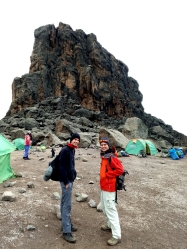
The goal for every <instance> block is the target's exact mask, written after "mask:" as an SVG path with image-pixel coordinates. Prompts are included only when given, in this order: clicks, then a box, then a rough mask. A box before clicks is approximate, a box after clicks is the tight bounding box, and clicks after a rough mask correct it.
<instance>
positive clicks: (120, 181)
mask: <svg viewBox="0 0 187 249" xmlns="http://www.w3.org/2000/svg"><path fill="white" fill-rule="evenodd" d="M104 157H105V158H108V163H109V165H110V167H111V168H112V170H114V169H115V168H116V165H118V166H119V167H122V168H124V166H123V165H122V163H121V161H120V160H119V159H118V158H117V156H115V155H114V154H113V153H108V154H105V155H104ZM125 175H129V172H128V171H127V170H125V169H124V171H123V173H122V174H121V175H119V176H117V177H116V198H115V202H116V203H117V190H124V191H127V190H126V185H125Z"/></svg>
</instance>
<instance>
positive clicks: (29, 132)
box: [27, 131, 32, 146]
mask: <svg viewBox="0 0 187 249" xmlns="http://www.w3.org/2000/svg"><path fill="white" fill-rule="evenodd" d="M27 133H28V134H29V136H30V140H31V142H30V146H31V145H32V134H31V131H28V132H27Z"/></svg>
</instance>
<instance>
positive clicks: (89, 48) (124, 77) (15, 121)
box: [0, 23, 187, 145]
mask: <svg viewBox="0 0 187 249" xmlns="http://www.w3.org/2000/svg"><path fill="white" fill-rule="evenodd" d="M34 36H35V42H34V47H33V52H32V55H31V65H30V70H29V73H28V74H25V75H23V76H22V77H21V78H18V77H17V78H15V79H14V81H13V83H12V103H11V106H10V109H9V111H8V112H7V115H6V117H5V118H4V119H3V120H1V121H0V131H1V132H4V133H6V134H10V132H11V131H13V130H14V129H15V128H21V129H27V130H28V129H29V130H31V129H32V130H33V129H34V128H37V129H38V130H45V129H47V130H50V131H52V132H54V133H55V131H56V133H58V134H59V136H61V137H63V136H64V135H63V134H64V132H65V134H66V133H69V132H72V131H74V130H75V131H82V132H98V125H100V126H106V127H111V128H113V129H118V128H119V126H120V125H123V124H124V123H125V121H126V119H127V118H131V117H138V118H140V119H141V120H142V121H143V122H144V124H145V125H146V126H147V127H148V133H149V137H150V138H153V139H160V137H163V138H164V139H166V140H167V141H168V142H170V143H171V144H180V145H182V144H187V137H186V136H184V135H183V134H180V133H178V132H176V131H174V130H173V129H172V127H171V126H169V125H166V124H165V123H164V122H163V121H162V120H160V119H158V118H156V117H153V116H151V115H150V114H146V113H144V108H143V106H142V99H143V95H142V94H141V92H140V91H139V85H138V82H137V81H136V80H135V79H133V78H132V77H129V76H128V67H127V66H126V65H125V64H124V63H123V62H121V61H119V60H117V59H116V58H115V57H114V56H113V55H112V54H110V53H109V52H108V51H107V50H106V49H105V48H103V47H102V46H101V44H100V43H99V42H98V41H97V38H96V36H95V35H94V34H88V35H87V34H85V33H84V31H82V30H76V31H73V30H72V28H71V27H70V26H69V25H67V24H63V23H59V26H58V27H57V28H55V26H54V25H46V26H42V27H40V28H38V29H36V30H35V31H34ZM59 120H61V123H59ZM62 120H63V121H62ZM64 120H66V121H67V122H68V121H69V122H70V124H69V123H67V122H65V121H64ZM62 123H63V124H62ZM59 124H60V126H59ZM158 126H159V127H161V128H160V130H159V134H157V132H156V131H157V129H156V128H155V127H158ZM59 127H60V128H59ZM58 128H59V129H58ZM162 128H163V129H164V131H165V132H164V131H163V130H162ZM161 130H162V132H161ZM168 133H169V135H168Z"/></svg>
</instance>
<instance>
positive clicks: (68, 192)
mask: <svg viewBox="0 0 187 249" xmlns="http://www.w3.org/2000/svg"><path fill="white" fill-rule="evenodd" d="M79 142H80V136H79V134H78V133H73V134H72V136H71V138H70V143H68V144H67V146H64V147H63V148H62V149H61V151H60V159H59V168H60V173H59V178H60V185H61V188H62V198H61V205H60V210H61V217H62V230H63V238H64V239H65V240H66V241H67V242H70V243H75V242H76V239H75V238H74V237H73V235H72V233H71V232H75V231H77V227H74V226H73V224H72V223H71V219H70V215H71V206H72V187H73V182H74V180H75V178H76V174H77V173H76V170H75V149H76V148H77V146H78V144H79Z"/></svg>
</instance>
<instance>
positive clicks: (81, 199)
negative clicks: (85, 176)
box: [76, 194, 88, 202]
mask: <svg viewBox="0 0 187 249" xmlns="http://www.w3.org/2000/svg"><path fill="white" fill-rule="evenodd" d="M87 198H88V195H87V194H80V195H79V196H78V197H77V199H76V200H77V201H78V202H84V201H86V200H87Z"/></svg>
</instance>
